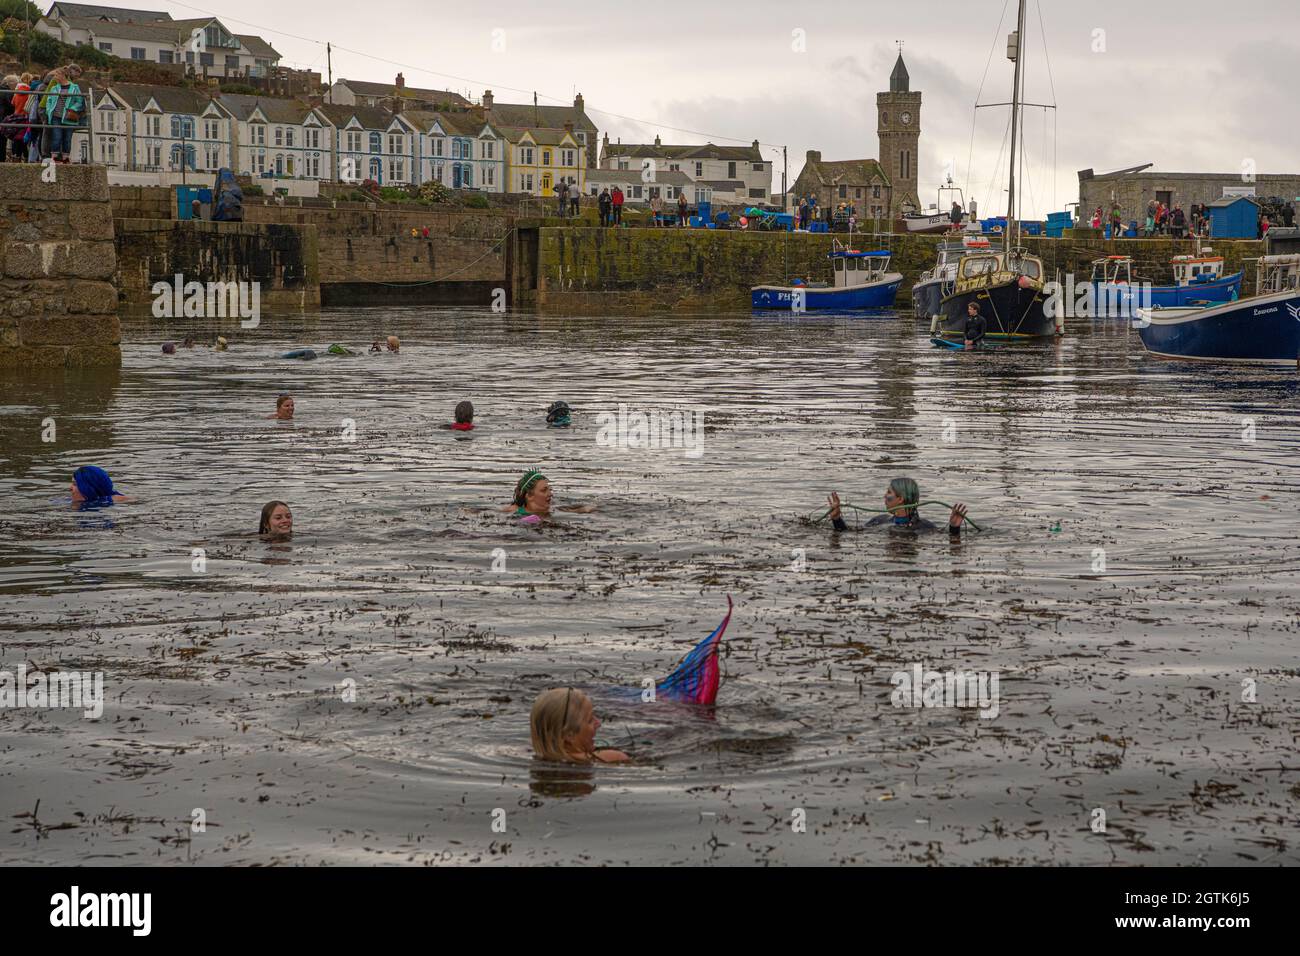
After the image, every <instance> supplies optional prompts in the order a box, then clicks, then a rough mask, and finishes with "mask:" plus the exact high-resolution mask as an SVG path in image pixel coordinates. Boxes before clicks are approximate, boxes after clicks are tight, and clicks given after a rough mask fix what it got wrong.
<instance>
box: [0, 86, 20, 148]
mask: <svg viewBox="0 0 1300 956" xmlns="http://www.w3.org/2000/svg"><path fill="white" fill-rule="evenodd" d="M17 85H18V76H17V74H15V73H10V74H9V75H8V76H6V77H5V78H4V79H3V80H0V163H3V162H4V161H5V160H6V159H8V157H7V156H6V155H5V152H6V147H7V146H8V145H9V137H8V135H6V134H7V132H8V130H9V129H10V128H11V127H12V125H13V123H12V122H11V121H12V119H13V115H14V87H16V86H17Z"/></svg>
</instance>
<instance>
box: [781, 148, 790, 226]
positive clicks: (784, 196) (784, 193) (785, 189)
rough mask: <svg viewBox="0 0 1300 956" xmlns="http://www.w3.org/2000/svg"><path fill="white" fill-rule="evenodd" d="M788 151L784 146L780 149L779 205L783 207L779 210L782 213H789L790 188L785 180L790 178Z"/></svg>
mask: <svg viewBox="0 0 1300 956" xmlns="http://www.w3.org/2000/svg"><path fill="white" fill-rule="evenodd" d="M788 149H789V147H786V146H782V147H781V162H782V164H783V168H782V169H781V204H782V206H783V207H784V208H783V209H782V210H781V211H782V212H789V211H790V187H789V185H788V184H787V180H788V179H789V176H790V155H789V152H788Z"/></svg>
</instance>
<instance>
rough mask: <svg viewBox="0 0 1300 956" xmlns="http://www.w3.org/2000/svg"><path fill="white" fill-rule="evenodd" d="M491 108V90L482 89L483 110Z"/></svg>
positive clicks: (486, 110)
mask: <svg viewBox="0 0 1300 956" xmlns="http://www.w3.org/2000/svg"><path fill="white" fill-rule="evenodd" d="M491 109H492V91H491V90H484V91H483V110H484V112H490V111H491Z"/></svg>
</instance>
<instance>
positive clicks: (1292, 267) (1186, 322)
mask: <svg viewBox="0 0 1300 956" xmlns="http://www.w3.org/2000/svg"><path fill="white" fill-rule="evenodd" d="M1258 270H1259V271H1258V282H1257V287H1258V288H1259V290H1260V294H1259V295H1255V296H1251V297H1249V298H1245V299H1237V300H1236V301H1233V302H1226V303H1222V304H1219V305H1208V306H1182V307H1173V308H1162V307H1156V306H1153V307H1151V308H1149V309H1144V308H1140V309H1138V310H1137V319H1136V320H1135V321H1134V325H1135V326H1137V329H1138V335H1139V336H1140V337H1141V339H1142V345H1143V346H1144V347H1145V348H1146V350H1147V351H1148V352H1150V353H1151V354H1153V355H1158V356H1161V357H1162V358H1174V359H1190V360H1194V361H1204V362H1245V363H1253V364H1268V365H1272V364H1287V365H1289V364H1292V363H1300V255H1294V254H1293V255H1285V256H1264V257H1263V258H1261V259H1260V260H1259V263H1258Z"/></svg>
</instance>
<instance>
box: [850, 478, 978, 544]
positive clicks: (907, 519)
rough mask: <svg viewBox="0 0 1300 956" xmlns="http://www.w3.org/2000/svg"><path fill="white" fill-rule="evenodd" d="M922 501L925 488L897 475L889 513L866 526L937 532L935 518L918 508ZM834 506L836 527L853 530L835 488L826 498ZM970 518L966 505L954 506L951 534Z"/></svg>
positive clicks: (888, 492) (889, 490)
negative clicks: (922, 515) (927, 516)
mask: <svg viewBox="0 0 1300 956" xmlns="http://www.w3.org/2000/svg"><path fill="white" fill-rule="evenodd" d="M920 501H921V488H920V486H918V485H917V483H916V482H915V481H913V480H912V479H911V478H895V479H894V480H893V481H891V482H890V483H889V487H888V488H886V489H885V510H886V511H888V512H889V513H888V514H883V515H876V517H874V518H872V519H871V520H870V521H868V522H867V523H866V525H865V527H868V528H871V527H877V526H879V525H890V526H891V527H897V528H905V529H907V530H909V531H933V530H935V529H936V528H937V527H938V526H937V525H935V523H934V522H932V521H926V520H925V519H924V518H922V517H921V516H920V515H919V514H917V511H916V508H917V505H918V504H919V503H920ZM826 502H827V504H829V505H830V507H831V510H830V515H829V516H830V519H831V523H832V524H833V525H834V526H835V530H836V531H847V530H849V526H848V524H847V523H846V522H845V521H844V518H843V517H842V516H841V515H840V496H839V495H838V494H837V493H836V492H834V491H832V492H831V494H830V497H829V498H827V499H826ZM965 520H966V506H965V505H964V504H962V503H961V502H960V501H959V502H957V503H956V504H955V505H953V506H952V513H951V514H950V515H949V516H948V533H949V534H951V535H959V534H961V523H962V522H963V521H965Z"/></svg>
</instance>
